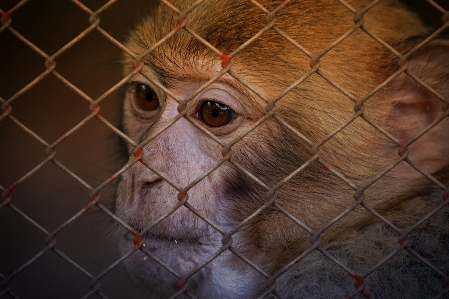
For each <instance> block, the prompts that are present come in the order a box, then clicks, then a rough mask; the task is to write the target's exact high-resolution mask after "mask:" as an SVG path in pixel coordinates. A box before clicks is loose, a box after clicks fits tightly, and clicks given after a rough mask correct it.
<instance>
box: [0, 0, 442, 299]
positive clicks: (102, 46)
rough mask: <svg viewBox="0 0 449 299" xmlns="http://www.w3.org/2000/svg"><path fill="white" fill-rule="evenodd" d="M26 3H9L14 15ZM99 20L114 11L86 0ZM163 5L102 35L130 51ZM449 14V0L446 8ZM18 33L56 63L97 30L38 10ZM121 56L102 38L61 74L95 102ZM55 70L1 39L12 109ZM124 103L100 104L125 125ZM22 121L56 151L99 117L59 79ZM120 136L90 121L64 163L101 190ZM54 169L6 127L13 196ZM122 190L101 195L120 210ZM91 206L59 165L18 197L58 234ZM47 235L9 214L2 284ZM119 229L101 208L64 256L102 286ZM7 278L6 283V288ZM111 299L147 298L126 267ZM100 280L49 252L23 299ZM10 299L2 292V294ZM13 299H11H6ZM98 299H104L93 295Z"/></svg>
mask: <svg viewBox="0 0 449 299" xmlns="http://www.w3.org/2000/svg"><path fill="white" fill-rule="evenodd" d="M18 2H19V1H14V0H0V9H1V10H3V11H8V10H9V9H11V8H12V7H13V6H14V5H15V4H16V3H18ZM82 2H83V3H84V4H85V5H86V6H87V7H89V8H90V9H91V10H93V11H95V10H97V9H98V8H100V7H101V6H102V5H103V4H104V3H106V1H104V0H85V1H82ZM409 2H410V3H412V4H414V5H415V6H416V7H417V9H418V10H419V11H420V12H421V13H422V14H423V16H424V17H425V18H426V19H427V20H428V22H429V23H431V24H433V25H434V26H439V25H441V15H440V14H439V13H438V12H436V11H435V10H434V9H432V8H431V7H430V6H429V5H428V4H426V3H425V2H424V1H420V0H410V1H409ZM152 3H153V1H143V0H142V1H137V0H131V1H130V0H126V1H118V2H117V3H115V4H114V5H112V6H111V7H110V8H109V9H108V10H106V11H105V12H104V13H102V14H101V15H100V19H101V23H100V26H101V27H102V28H103V29H105V30H106V31H108V32H109V33H110V34H111V35H112V36H114V37H115V38H116V39H118V40H120V41H123V40H124V39H123V37H124V36H126V33H127V32H128V30H129V28H130V27H132V26H133V24H134V23H135V22H136V21H138V20H139V19H141V17H142V16H143V15H145V13H146V12H147V11H149V10H150V9H151V6H152ZM439 3H440V4H441V5H445V6H446V7H445V8H446V9H448V8H449V5H448V1H447V0H441V1H439ZM11 17H12V24H11V26H12V27H13V28H14V29H15V30H17V31H18V32H20V33H21V34H22V35H23V36H24V37H25V38H27V39H28V40H29V41H31V42H32V43H33V44H35V45H36V46H37V47H39V48H40V49H41V50H42V51H44V52H45V53H47V54H48V55H52V54H53V53H55V52H56V51H57V50H58V49H60V48H61V47H62V46H64V45H65V44H66V43H68V42H69V41H71V40H72V39H73V38H75V37H76V36H77V35H78V34H79V33H81V32H82V31H83V30H84V29H85V28H86V27H88V26H89V22H88V19H89V15H88V14H86V13H85V12H84V11H82V10H81V9H79V8H78V7H77V6H76V5H75V4H73V3H72V2H70V1H68V0H67V1H63V0H35V1H30V2H29V3H27V4H25V5H24V6H23V7H22V8H20V9H19V10H18V11H16V12H14V13H13V14H12V16H11ZM120 55H121V51H120V50H119V49H118V48H117V47H116V46H114V45H113V44H112V43H111V42H109V41H108V40H107V39H106V38H104V37H103V36H102V35H101V34H100V33H98V32H97V31H96V30H94V31H93V32H91V33H89V34H88V35H87V36H86V37H85V38H84V39H82V40H81V41H80V42H79V43H77V44H76V45H75V46H73V47H72V48H70V49H69V50H67V52H65V53H63V54H62V55H61V56H59V57H58V58H56V64H57V67H56V70H57V71H58V72H59V73H60V74H61V75H62V76H64V77H65V78H66V79H68V80H69V81H70V82H71V83H72V84H74V85H75V86H77V87H78V88H79V89H81V90H82V91H83V92H84V93H86V94H87V95H88V96H90V97H91V98H92V99H96V98H97V97H99V96H100V95H101V94H103V93H104V92H105V91H106V90H107V89H108V88H110V87H112V86H113V85H114V84H116V83H117V82H118V81H120V79H121V77H120V69H119V66H118V63H117V62H118V59H119V58H120ZM44 62H45V60H44V59H43V58H42V57H41V56H39V55H38V54H37V53H35V52H34V51H33V50H32V49H30V48H29V47H27V46H26V45H24V44H23V43H22V42H21V41H19V40H18V39H17V38H16V37H14V36H13V35H12V34H11V33H10V32H9V30H5V31H4V32H2V33H0V97H1V98H3V99H4V100H7V99H9V98H10V97H11V96H13V95H14V94H15V93H16V92H18V91H19V90H20V89H22V88H23V87H24V86H25V85H27V84H28V83H29V82H31V81H32V80H33V79H34V78H35V77H36V76H38V75H39V74H41V73H42V72H44V71H45V66H44ZM118 104H119V95H118V93H114V94H112V95H111V96H109V97H107V98H106V99H104V100H103V101H102V102H101V103H100V107H101V111H100V113H101V115H102V116H103V117H105V118H106V119H108V120H109V121H110V122H112V123H113V124H117V123H118V119H117V118H118V116H117V115H118V107H119V105H118ZM12 108H13V111H12V115H13V116H14V117H15V118H17V119H18V120H19V121H20V122H22V123H23V124H24V125H26V126H27V127H28V128H30V129H31V130H32V131H33V132H35V133H36V134H38V135H39V136H40V137H41V138H43V139H44V140H45V141H46V142H48V143H49V144H51V143H53V142H54V141H55V140H57V139H58V138H59V137H60V136H61V135H63V134H64V133H66V132H67V131H69V130H70V129H71V128H72V127H73V126H75V125H76V124H77V123H78V122H80V121H81V120H82V119H84V118H85V117H86V116H88V115H89V114H90V110H89V103H88V102H87V101H86V100H84V99H83V98H81V97H79V96H78V95H77V94H76V93H74V92H73V91H72V90H71V89H70V88H68V87H67V86H65V85H64V84H63V83H62V82H60V81H59V80H58V79H57V78H56V77H55V76H53V75H52V74H50V75H49V76H47V77H46V78H45V79H44V80H42V81H41V82H39V83H38V84H37V85H36V86H34V87H33V88H31V89H30V90H28V91H27V92H25V93H24V94H23V95H21V96H20V97H19V98H17V99H16V100H15V101H14V102H13V103H12ZM116 151H117V138H116V135H115V134H114V133H113V132H112V131H111V130H110V129H109V128H107V127H106V126H105V125H104V124H103V123H101V122H100V121H99V120H97V119H92V120H90V121H89V122H88V123H87V124H86V125H85V126H83V127H82V128H81V129H80V130H79V131H77V132H75V133H74V134H73V135H71V136H70V137H69V138H67V139H66V140H65V141H64V142H62V143H61V144H60V145H59V146H58V147H57V148H56V157H55V158H56V159H57V160H58V161H60V162H61V163H63V164H64V165H65V166H66V167H68V168H69V169H70V170H71V171H73V172H74V173H75V174H77V175H78V176H80V177H81V178H82V179H83V180H85V181H86V182H87V183H89V184H90V185H91V186H93V187H96V186H98V185H99V184H100V183H101V182H103V181H105V180H106V179H107V178H108V176H110V175H111V174H113V173H115V172H116V171H117V170H119V169H120V168H121V166H122V165H123V163H124V162H123V161H120V160H119V159H117V155H116ZM44 159H45V146H43V145H42V144H41V143H39V142H38V141H37V140H36V139H34V138H33V137H31V136H30V135H29V134H27V133H26V132H24V131H23V130H22V129H21V128H19V127H18V126H17V125H16V124H14V123H13V122H12V121H11V120H10V119H8V118H7V119H4V120H3V121H0V186H2V187H3V188H7V187H8V186H10V185H12V184H13V183H14V182H16V181H17V180H18V179H20V178H21V177H22V176H23V175H25V174H26V173H28V172H29V171H30V170H32V169H33V168H34V167H35V166H36V165H37V164H39V163H40V162H41V161H42V160H44ZM116 184H117V182H116V181H114V182H113V183H112V184H110V185H109V186H108V187H106V188H105V189H104V190H103V191H102V192H101V194H100V195H101V198H102V199H101V202H102V203H103V204H104V205H106V206H107V207H109V208H110V209H111V210H112V209H113V200H114V192H115V186H116ZM88 202H89V190H87V189H86V188H85V187H84V186H82V185H81V184H80V183H79V182H78V181H76V180H75V179H73V178H72V177H70V176H69V175H68V174H66V173H65V172H63V171H62V170H61V169H59V168H58V167H56V166H55V165H54V164H52V163H47V164H46V165H45V166H44V167H42V168H41V169H39V170H38V171H37V172H35V173H34V174H33V175H32V176H31V177H29V178H28V179H26V180H25V181H24V182H23V183H21V184H20V185H19V186H18V187H17V189H15V190H14V191H13V193H12V203H13V204H14V205H15V206H17V207H18V208H19V209H20V210H21V211H23V212H24V213H26V214H27V215H28V216H29V217H31V218H32V219H33V220H35V221H36V222H38V223H39V224H40V225H41V226H43V227H44V228H45V229H46V230H48V231H50V232H51V231H53V230H54V229H55V228H57V227H58V226H60V225H61V224H62V223H64V222H65V221H66V220H67V219H69V218H70V217H71V216H73V215H74V214H75V213H77V212H78V211H79V210H81V209H82V208H83V207H84V206H85V205H86V204H87V203H88ZM45 237H46V235H45V234H44V233H42V232H41V231H40V230H38V229H37V228H35V227H34V226H33V225H31V224H30V223H29V222H28V221H26V220H25V219H24V218H22V217H21V216H20V215H18V214H17V213H15V212H14V211H13V210H12V209H10V208H9V207H6V206H4V207H2V208H0V275H3V276H8V275H10V274H11V273H12V272H13V271H15V270H16V269H17V268H18V267H20V266H21V265H23V264H24V263H25V262H27V261H28V260H29V259H30V258H32V257H33V256H35V255H36V254H37V253H38V252H40V251H41V250H42V249H43V248H44V247H45V246H46V244H45ZM118 238H121V236H120V235H118V234H116V233H115V224H114V222H113V221H112V220H111V219H110V218H109V217H108V216H107V215H105V214H104V213H103V212H101V211H100V210H99V209H98V208H96V207H94V208H92V209H91V210H89V211H88V212H87V213H85V214H84V215H83V216H81V217H80V218H79V219H77V220H75V221H74V222H73V223H72V224H71V225H69V226H67V227H66V228H65V229H64V230H63V231H61V232H60V233H59V234H58V235H57V237H56V248H58V249H59V250H61V251H63V252H64V253H65V254H66V255H67V256H69V257H70V258H71V259H73V260H74V261H75V262H76V263H79V264H80V265H81V266H82V267H84V268H85V269H86V270H87V271H89V272H90V273H91V274H93V275H94V276H96V275H98V274H99V273H100V272H102V271H103V270H104V269H105V268H106V267H107V266H109V265H110V264H111V263H113V262H114V261H116V260H117V259H118V258H119V254H118V252H117V250H116V247H117V246H116V242H117V240H118ZM2 279H3V277H1V276H0V281H1V280H2ZM100 283H101V287H100V290H101V291H102V292H103V293H104V294H105V295H106V296H108V297H109V298H143V297H144V295H143V293H140V292H139V290H138V287H136V286H134V285H133V284H132V283H131V282H130V281H129V278H128V276H127V275H126V273H124V271H123V270H122V269H121V268H120V267H119V268H116V269H114V270H112V271H111V272H110V273H108V274H107V275H106V276H105V277H104V278H103V279H102V280H101V281H100ZM89 285H90V280H89V278H87V277H86V276H85V275H84V274H82V273H81V272H80V271H78V270H77V269H76V268H74V267H73V266H72V265H70V264H68V263H67V262H66V261H64V260H62V259H61V258H60V257H59V256H57V255H56V254H55V253H54V252H52V251H47V252H46V253H45V254H44V255H43V256H41V257H40V258H39V259H37V260H36V261H35V262H34V263H32V264H31V265H30V266H29V267H27V268H26V269H25V270H24V271H22V272H21V273H20V274H18V275H17V276H16V277H14V279H13V280H12V284H11V287H12V290H13V292H14V293H15V294H17V295H18V296H19V297H21V298H80V297H82V296H83V295H85V294H86V293H88V292H89V290H90V289H89ZM1 292H2V290H1V288H0V294H1ZM0 298H1V299H3V298H10V297H9V295H7V294H4V295H3V296H0ZM90 298H99V297H98V296H97V295H92V296H91V297H90Z"/></svg>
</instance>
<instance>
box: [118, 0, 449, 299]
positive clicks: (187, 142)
mask: <svg viewBox="0 0 449 299" xmlns="http://www.w3.org/2000/svg"><path fill="white" fill-rule="evenodd" d="M187 2H190V1H176V3H174V4H173V5H174V6H176V7H177V8H178V9H180V10H181V11H183V10H185V9H186V8H187V7H189V6H190V5H192V3H187ZM192 2H193V1H192ZM206 2H207V3H200V4H199V5H198V6H196V7H194V8H193V9H192V10H190V11H188V13H187V14H186V15H185V16H180V15H179V14H178V13H176V12H174V11H173V10H172V9H171V8H170V7H168V6H167V5H164V4H161V5H160V7H159V8H158V9H157V10H155V11H154V12H152V14H151V15H150V16H148V17H147V18H145V19H144V20H143V22H142V23H140V24H139V25H138V26H137V27H136V28H135V29H134V30H133V32H132V33H131V35H130V37H129V39H128V41H127V43H126V47H127V48H128V49H129V50H130V51H131V52H132V54H133V57H132V56H130V55H128V54H126V55H125V56H124V57H125V58H124V59H123V65H124V67H123V70H124V75H125V76H128V75H130V74H133V75H131V76H130V79H129V83H128V84H127V89H126V93H125V98H124V101H123V111H122V115H123V119H122V127H123V130H124V132H125V134H126V135H128V136H129V137H130V138H131V139H132V140H134V141H135V143H136V144H138V145H137V147H135V146H133V145H131V144H129V145H128V147H127V152H128V154H129V157H130V158H129V163H128V167H129V168H128V169H127V170H126V171H125V172H124V173H123V175H122V178H121V181H120V183H119V186H118V191H117V204H116V210H117V215H118V216H119V217H120V218H121V219H123V221H124V223H126V225H127V228H128V233H127V234H126V237H125V238H124V240H123V242H122V244H121V250H122V252H123V253H132V255H131V256H129V257H128V258H127V259H126V261H125V264H126V266H127V269H128V270H129V271H130V272H131V273H132V275H133V277H135V278H136V279H137V280H139V281H141V282H142V283H143V284H144V285H146V286H147V287H148V289H149V290H151V292H152V293H151V294H152V295H153V297H155V296H158V295H159V296H161V297H163V296H167V295H171V294H173V293H174V292H175V291H176V290H177V288H178V287H179V286H181V287H182V286H183V285H184V282H187V284H186V285H187V290H188V292H191V293H192V294H195V295H196V296H198V297H200V298H252V297H254V296H257V295H258V294H261V292H262V291H263V289H264V286H265V285H266V284H267V281H268V277H269V276H271V275H276V273H280V272H285V271H284V270H287V269H288V268H284V267H285V266H286V265H288V264H289V263H291V262H292V261H293V260H295V259H296V258H298V257H300V256H301V254H303V253H307V252H308V251H311V250H313V249H314V248H316V247H317V246H318V245H319V246H322V248H324V247H325V246H328V245H329V246H333V245H335V244H340V243H341V241H338V240H339V238H341V239H344V240H346V241H345V242H346V243H345V244H352V243H350V242H349V241H347V240H349V239H351V237H350V236H351V233H350V232H352V231H354V230H357V229H360V228H361V227H366V226H369V225H371V223H373V222H376V219H375V217H374V216H373V214H372V213H370V212H368V211H367V210H366V209H364V208H361V207H360V206H359V205H358V204H359V203H364V204H367V205H370V206H373V207H376V208H378V209H379V210H383V211H386V212H385V213H387V217H396V216H394V215H393V214H391V213H392V211H394V210H396V211H397V210H398V209H399V207H400V205H401V203H398V202H402V201H406V200H408V201H411V202H414V203H415V204H416V203H417V202H418V199H415V196H414V194H416V193H417V192H418V193H419V192H420V190H421V191H422V189H423V188H427V187H428V186H429V181H428V179H427V178H426V177H425V176H424V175H423V174H422V173H420V172H419V171H417V170H416V169H415V168H414V167H413V166H411V164H410V163H408V162H406V161H403V160H404V159H405V158H404V159H402V160H401V161H402V162H401V161H399V162H397V161H398V159H399V157H400V156H398V150H399V151H400V148H401V146H400V144H402V143H404V142H408V141H409V140H411V139H413V138H415V137H416V136H417V134H419V132H421V131H422V130H424V129H425V128H426V127H427V126H428V125H429V124H431V123H432V122H433V121H435V120H436V119H438V118H439V117H440V115H441V114H442V113H443V111H442V109H441V108H442V107H444V106H445V105H446V104H444V103H443V102H442V101H441V100H440V99H438V97H437V96H436V95H434V94H432V92H429V91H428V90H427V89H426V88H423V87H422V86H421V85H419V84H418V83H416V82H415V81H414V80H413V79H411V78H410V77H409V76H408V75H406V74H404V73H401V74H399V73H398V74H399V75H397V76H394V74H395V72H397V71H398V70H399V69H400V64H399V63H398V60H399V58H398V57H397V56H395V54H394V53H391V51H390V50H388V49H387V48H385V47H384V46H382V45H381V44H380V43H378V42H377V41H375V40H374V39H373V38H372V37H370V36H368V34H367V33H365V32H363V31H362V30H361V29H360V26H359V27H358V28H355V27H354V21H353V20H354V13H352V12H351V11H350V10H349V9H348V8H346V7H345V6H343V5H342V4H340V3H337V2H336V1H312V0H310V1H309V0H308V1H299V3H296V4H290V5H288V6H287V7H284V8H282V9H280V10H279V11H278V12H277V13H276V14H275V15H271V14H268V17H267V14H266V12H265V11H264V9H263V8H261V7H259V6H256V5H255V4H253V3H251V2H250V1H206ZM264 7H265V8H266V9H267V10H268V11H273V10H274V9H276V8H277V7H278V4H273V3H271V2H270V3H268V4H266V3H264ZM357 9H358V7H357ZM398 15H399V16H400V17H398ZM365 19H366V21H365ZM400 20H407V22H401V21H400ZM356 21H357V20H356ZM329 22H331V23H332V24H328V23H329ZM357 22H364V24H365V25H364V26H366V28H367V29H368V30H370V32H373V33H374V34H375V35H376V36H378V37H380V38H382V39H384V40H386V41H388V42H389V43H390V44H395V43H398V42H400V41H402V40H404V39H405V38H407V37H409V36H411V35H412V34H422V33H424V32H425V31H426V30H427V29H426V28H425V27H424V26H423V25H422V24H421V23H420V21H418V19H417V17H416V16H415V15H414V14H412V13H410V12H408V11H407V10H406V9H404V7H402V6H401V5H394V6H391V7H390V6H388V5H386V4H379V5H377V6H375V7H374V8H373V9H372V10H370V11H368V13H366V16H365V17H364V19H362V21H360V20H358V21H357ZM357 22H356V24H358V23H357ZM387 24H388V25H387ZM351 28H355V29H354V30H352V29H351ZM392 28H396V29H397V30H393V29H392ZM260 32H261V33H260ZM345 33H349V36H348V37H347V38H346V39H344V40H343V41H341V42H340V43H336V44H335V45H333V46H332V47H331V48H327V47H328V46H329V45H331V44H332V43H334V42H335V41H336V40H337V39H338V38H340V37H341V36H343V35H344V34H345ZM256 35H257V36H256ZM286 36H288V38H287V37H286ZM289 39H292V40H293V41H294V42H292V41H291V40H289ZM206 42H207V44H206ZM245 43H247V44H245ZM298 44H299V45H300V46H298ZM411 44H413V43H411V42H406V43H402V44H401V45H398V46H397V48H398V51H407V50H408V49H409V48H410V47H411V46H410V45H411ZM414 44H416V42H415V43H414ZM414 44H413V45H414ZM301 47H303V48H301ZM214 49H215V50H214ZM302 49H305V50H302ZM448 49H449V44H448V43H447V42H445V41H437V42H434V43H433V44H432V45H428V46H427V48H423V49H421V50H419V51H417V52H416V53H415V54H414V56H413V57H415V58H414V60H413V61H407V63H409V65H408V70H409V71H410V72H411V73H413V72H415V73H417V74H418V75H419V76H420V77H421V78H422V80H424V81H425V82H426V84H428V85H429V86H430V87H432V88H436V87H437V85H438V84H437V83H436V82H439V81H438V80H445V81H444V82H445V84H444V86H443V87H440V89H439V92H440V93H441V94H443V95H444V96H447V95H448V89H449V87H448V85H449V84H448V79H447V78H448V72H447V70H448V67H449V64H448V61H449V59H448V58H449V57H448V55H447V53H448ZM219 53H224V54H225V55H220V54H219ZM319 53H321V54H319ZM427 53H431V55H428V54H427ZM318 54H319V55H318ZM229 57H230V59H229ZM379 84H382V88H379V90H378V91H377V87H378V86H379ZM375 89H376V92H374V93H373V94H371V92H372V91H373V90H375ZM364 98H366V99H367V100H366V101H365V100H363V99H364ZM447 124H448V123H447V119H446V120H444V123H443V122H440V123H439V124H438V125H437V126H436V127H434V128H433V129H432V130H430V131H429V132H427V133H426V134H424V135H423V136H421V137H419V138H418V139H417V140H416V141H413V142H411V143H410V144H407V146H408V150H409V154H408V159H409V160H408V161H412V163H414V164H413V165H415V166H417V167H418V169H420V170H421V171H423V172H425V173H426V174H430V175H433V174H437V173H444V171H445V169H446V174H445V177H447V162H448V155H447V152H448V149H449V144H448V143H447V142H446V141H445V142H442V140H447V138H448V137H449V136H448V135H449V134H448V133H447V130H446V129H443V128H444V126H447ZM426 147H427V148H426ZM429 148H431V149H432V150H431V154H429ZM395 163H396V164H395ZM379 174H382V175H379ZM377 176H380V178H379V179H377V178H376V177H377ZM368 187H369V188H368ZM434 187H438V186H432V187H429V189H428V190H429V192H430V190H431V189H432V188H434ZM426 190H427V189H426ZM432 190H433V189H432ZM354 198H355V199H354ZM420 198H421V199H422V197H420ZM355 202H357V204H355ZM419 204H420V205H423V204H422V200H421V201H420V202H419ZM391 206H393V207H394V208H393V209H391ZM351 208H352V209H353V211H346V210H347V209H349V210H351ZM388 213H390V214H391V215H390V214H388ZM410 213H411V214H409V215H407V217H405V216H404V217H399V216H398V217H396V218H394V219H395V221H397V222H396V224H397V225H405V226H406V225H409V224H410V222H411V221H414V220H416V219H417V218H418V217H420V215H421V216H422V214H423V213H424V212H423V210H422V209H421V210H420V209H418V210H414V211H412V212H410ZM377 221H378V220H377ZM378 222H381V221H378ZM398 223H399V224H398ZM341 239H340V240H341ZM336 240H337V241H336ZM133 241H134V242H133ZM359 241H360V240H358V242H359ZM370 241H371V240H368V239H367V240H365V241H360V242H362V243H363V242H366V243H369V242H370ZM338 242H340V243H338ZM348 246H350V245H348ZM351 246H352V245H351ZM366 246H368V245H366ZM134 248H138V249H136V251H135V252H133V250H134ZM362 248H363V245H362ZM304 255H305V256H307V254H304ZM328 263H329V261H328Z"/></svg>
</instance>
